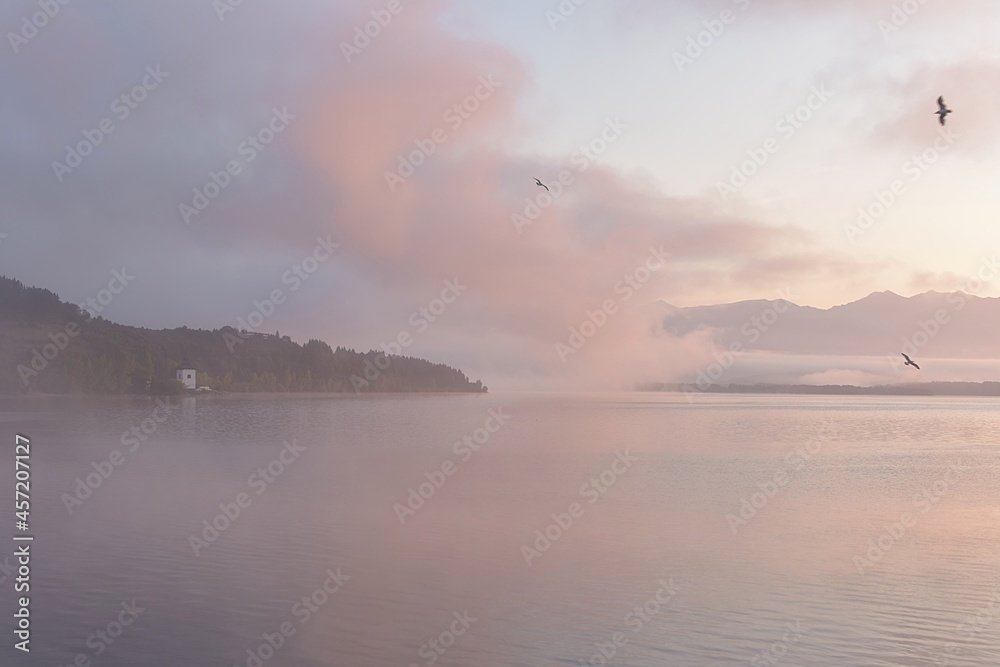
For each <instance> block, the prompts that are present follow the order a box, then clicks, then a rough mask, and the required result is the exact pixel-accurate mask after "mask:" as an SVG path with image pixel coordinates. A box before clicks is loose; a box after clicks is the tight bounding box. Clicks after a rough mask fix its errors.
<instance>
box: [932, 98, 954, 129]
mask: <svg viewBox="0 0 1000 667" xmlns="http://www.w3.org/2000/svg"><path fill="white" fill-rule="evenodd" d="M934 113H935V114H937V115H938V122H939V123H941V124H942V125H944V117H945V116H947V115H948V114H950V113H951V109H949V108H948V107H947V105H945V103H944V96H943V95H942V96H941V97H939V98H938V110H937V111H935V112H934Z"/></svg>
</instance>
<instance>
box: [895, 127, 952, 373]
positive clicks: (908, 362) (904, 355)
mask: <svg viewBox="0 0 1000 667" xmlns="http://www.w3.org/2000/svg"><path fill="white" fill-rule="evenodd" d="M942 118H944V116H942ZM900 354H902V355H903V358H904V359H906V363H905V364H903V365H904V366H913V367H914V368H916V369H917V370H918V371H919V370H920V366H917V364H916V362H914V361H912V360H911V359H910V358H909V357H908V356H906V353H905V352H900Z"/></svg>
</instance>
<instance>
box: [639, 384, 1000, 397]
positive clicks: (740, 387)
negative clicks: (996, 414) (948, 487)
mask: <svg viewBox="0 0 1000 667" xmlns="http://www.w3.org/2000/svg"><path fill="white" fill-rule="evenodd" d="M638 390H639V391H652V392H669V393H680V394H691V393H695V394H784V395H795V394H798V395H812V396H823V395H827V396H835V395H840V396H998V397H1000V382H917V383H912V384H901V385H875V386H871V387H858V386H855V385H808V384H729V385H718V384H713V385H708V386H707V387H699V386H697V385H696V384H680V383H663V382H652V383H647V384H644V385H640V387H639V388H638Z"/></svg>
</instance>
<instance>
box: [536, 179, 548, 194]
mask: <svg viewBox="0 0 1000 667" xmlns="http://www.w3.org/2000/svg"><path fill="white" fill-rule="evenodd" d="M535 183H536V184H537V185H538V186H539V187H543V188H545V190H546V192H550V190H549V186H547V185H545V183H542V182H541V181H540V180H538V179H537V178H536V179H535Z"/></svg>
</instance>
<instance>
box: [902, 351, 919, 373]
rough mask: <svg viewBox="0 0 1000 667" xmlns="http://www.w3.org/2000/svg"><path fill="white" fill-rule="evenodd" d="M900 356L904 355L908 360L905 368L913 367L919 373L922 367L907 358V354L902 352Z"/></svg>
mask: <svg viewBox="0 0 1000 667" xmlns="http://www.w3.org/2000/svg"><path fill="white" fill-rule="evenodd" d="M900 354H902V355H903V358H904V359H906V363H905V364H903V365H904V366H913V367H914V368H916V369H917V370H918V371H919V370H920V366H917V364H916V363H915V362H913V361H912V360H911V359H910V358H909V357H908V356H906V353H905V352H900Z"/></svg>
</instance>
